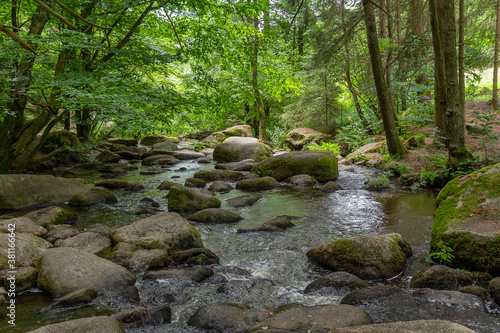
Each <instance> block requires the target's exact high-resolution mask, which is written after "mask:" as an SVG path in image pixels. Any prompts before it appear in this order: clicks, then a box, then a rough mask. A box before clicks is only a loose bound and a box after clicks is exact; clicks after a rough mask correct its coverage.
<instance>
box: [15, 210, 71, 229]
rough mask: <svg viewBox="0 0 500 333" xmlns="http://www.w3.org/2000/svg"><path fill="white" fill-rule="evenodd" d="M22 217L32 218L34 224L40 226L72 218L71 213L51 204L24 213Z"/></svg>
mask: <svg viewBox="0 0 500 333" xmlns="http://www.w3.org/2000/svg"><path fill="white" fill-rule="evenodd" d="M24 217H27V218H29V219H32V220H33V221H35V223H36V224H38V225H39V226H42V227H47V226H49V225H54V224H63V223H66V221H68V219H69V218H72V217H73V215H72V214H70V213H68V212H67V211H66V210H65V209H64V208H61V207H57V206H51V207H46V208H42V209H37V210H35V211H33V212H30V213H28V214H25V215H24Z"/></svg>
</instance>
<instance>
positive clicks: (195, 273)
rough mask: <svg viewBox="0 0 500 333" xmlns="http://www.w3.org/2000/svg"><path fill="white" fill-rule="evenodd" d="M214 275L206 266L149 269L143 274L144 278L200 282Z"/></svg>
mask: <svg viewBox="0 0 500 333" xmlns="http://www.w3.org/2000/svg"><path fill="white" fill-rule="evenodd" d="M212 275H214V271H213V270H212V269H210V268H208V267H194V268H182V269H179V268H174V269H163V270H157V271H150V272H146V273H145V274H144V278H143V279H144V280H168V279H179V280H182V279H189V280H192V281H194V282H201V281H203V280H205V279H207V278H209V277H210V276H212Z"/></svg>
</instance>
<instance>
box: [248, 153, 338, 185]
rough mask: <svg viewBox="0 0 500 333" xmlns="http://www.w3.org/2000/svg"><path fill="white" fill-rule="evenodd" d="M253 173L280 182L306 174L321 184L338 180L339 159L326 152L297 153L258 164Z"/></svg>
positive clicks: (283, 155)
mask: <svg viewBox="0 0 500 333" xmlns="http://www.w3.org/2000/svg"><path fill="white" fill-rule="evenodd" d="M252 172H255V173H257V174H258V175H259V176H270V177H273V178H274V179H276V180H278V181H283V180H285V179H287V178H290V177H292V176H296V175H302V174H306V175H309V176H311V177H314V179H316V180H317V181H319V182H327V181H330V180H335V179H337V177H338V175H339V170H338V165H337V158H335V156H333V154H332V153H330V152H328V151H324V150H310V151H308V150H307V151H296V152H291V153H288V154H282V155H278V156H273V157H270V158H268V159H265V160H264V161H262V162H260V163H259V164H257V165H256V166H255V167H254V168H253V169H252Z"/></svg>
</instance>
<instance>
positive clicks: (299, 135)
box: [285, 128, 326, 150]
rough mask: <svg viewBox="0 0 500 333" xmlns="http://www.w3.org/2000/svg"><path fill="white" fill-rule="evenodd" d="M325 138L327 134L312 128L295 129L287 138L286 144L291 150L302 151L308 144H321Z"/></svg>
mask: <svg viewBox="0 0 500 333" xmlns="http://www.w3.org/2000/svg"><path fill="white" fill-rule="evenodd" d="M325 137H326V136H325V134H323V133H321V132H318V131H316V130H313V129H311V128H295V129H293V130H291V131H290V132H288V134H287V135H286V136H285V144H286V146H287V147H288V148H290V149H291V150H302V148H304V146H307V145H308V144H311V143H317V144H320V143H321V142H323V141H324V140H325Z"/></svg>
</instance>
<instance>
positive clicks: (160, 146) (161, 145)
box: [151, 140, 179, 151]
mask: <svg viewBox="0 0 500 333" xmlns="http://www.w3.org/2000/svg"><path fill="white" fill-rule="evenodd" d="M151 148H153V149H154V150H168V151H174V150H179V148H178V147H177V143H175V142H172V141H170V140H167V141H162V142H158V143H155V144H153V146H152V147H151Z"/></svg>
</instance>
